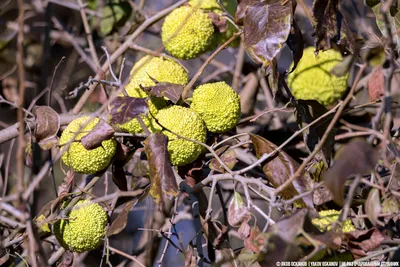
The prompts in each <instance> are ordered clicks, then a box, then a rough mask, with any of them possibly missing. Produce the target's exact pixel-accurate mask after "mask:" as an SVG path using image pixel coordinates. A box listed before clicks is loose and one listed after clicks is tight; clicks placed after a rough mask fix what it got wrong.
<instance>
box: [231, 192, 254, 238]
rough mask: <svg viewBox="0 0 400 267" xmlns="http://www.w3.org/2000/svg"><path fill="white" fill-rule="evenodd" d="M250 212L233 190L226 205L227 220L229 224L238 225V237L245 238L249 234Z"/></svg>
mask: <svg viewBox="0 0 400 267" xmlns="http://www.w3.org/2000/svg"><path fill="white" fill-rule="evenodd" d="M250 219H251V213H250V212H249V210H248V209H247V207H246V205H245V203H244V201H243V199H242V197H241V196H240V194H239V193H238V192H236V191H235V192H234V194H233V198H232V200H231V202H230V203H229V206H228V222H229V224H230V225H231V226H233V227H237V226H240V228H239V230H238V233H239V238H241V239H245V238H247V237H248V236H249V234H250V225H249V224H248V222H249V221H250Z"/></svg>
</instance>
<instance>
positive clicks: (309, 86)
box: [288, 47, 349, 105]
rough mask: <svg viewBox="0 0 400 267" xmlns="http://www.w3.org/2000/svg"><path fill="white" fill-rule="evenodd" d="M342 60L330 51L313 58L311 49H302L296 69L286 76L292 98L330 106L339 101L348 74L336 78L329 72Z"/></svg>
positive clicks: (344, 89) (345, 86)
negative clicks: (315, 101) (314, 101)
mask: <svg viewBox="0 0 400 267" xmlns="http://www.w3.org/2000/svg"><path fill="white" fill-rule="evenodd" d="M342 59H343V58H342V55H341V54H340V53H339V52H337V51H335V50H332V49H331V50H327V51H325V52H322V51H320V52H319V53H318V56H315V54H314V48H313V47H308V48H306V49H304V52H303V57H302V58H301V59H300V62H299V64H298V65H297V68H296V69H295V70H294V71H293V72H292V73H290V74H289V76H288V84H289V87H290V89H291V90H292V94H293V95H294V97H296V98H297V99H303V100H317V101H318V102H319V103H321V104H322V105H330V104H333V103H334V102H336V101H337V100H339V99H340V98H341V97H342V95H343V94H344V93H345V92H346V90H347V79H348V77H349V74H348V73H346V75H344V76H342V77H336V76H335V75H333V74H330V71H331V70H332V68H333V67H335V66H336V65H337V64H338V63H339V62H341V61H342ZM292 67H293V64H292Z"/></svg>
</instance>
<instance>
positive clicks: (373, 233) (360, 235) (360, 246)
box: [345, 228, 385, 257]
mask: <svg viewBox="0 0 400 267" xmlns="http://www.w3.org/2000/svg"><path fill="white" fill-rule="evenodd" d="M345 235H346V237H347V239H349V241H348V245H349V247H350V251H351V252H352V253H353V254H355V255H358V256H361V257H363V256H367V252H369V251H373V250H375V249H377V248H378V247H379V246H380V245H381V244H382V241H383V240H385V237H384V236H383V234H382V233H381V232H380V231H379V230H378V229H376V228H371V229H368V230H356V231H352V232H349V233H346V234H345Z"/></svg>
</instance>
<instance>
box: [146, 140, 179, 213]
mask: <svg viewBox="0 0 400 267" xmlns="http://www.w3.org/2000/svg"><path fill="white" fill-rule="evenodd" d="M144 144H145V152H146V155H147V159H148V162H149V169H150V181H151V187H150V194H151V195H152V196H153V198H155V200H156V203H157V204H158V205H160V204H161V203H162V202H163V198H164V197H176V196H178V192H179V191H178V185H177V184H176V179H175V174H174V171H173V170H172V165H171V161H170V159H169V154H168V150H167V144H168V137H167V136H165V135H163V134H162V133H154V134H151V135H149V136H148V137H147V138H146V140H145V141H144Z"/></svg>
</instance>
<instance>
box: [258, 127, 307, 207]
mask: <svg viewBox="0 0 400 267" xmlns="http://www.w3.org/2000/svg"><path fill="white" fill-rule="evenodd" d="M250 138H251V141H252V142H253V145H254V148H255V150H256V156H257V158H260V157H261V156H262V155H263V154H266V153H271V152H273V151H274V150H275V149H277V146H276V145H275V144H273V143H271V142H270V141H268V140H266V139H264V138H263V137H261V136H258V135H255V134H250ZM298 167H299V164H298V163H297V162H296V161H295V160H294V159H293V158H292V157H290V156H289V155H288V154H286V153H285V152H280V153H278V155H277V156H275V157H274V158H273V159H271V160H269V161H268V162H267V163H265V164H264V165H263V166H262V168H263V171H264V173H265V175H266V176H267V179H268V180H269V181H270V182H271V183H272V184H273V185H274V187H279V186H280V185H282V184H283V183H284V182H285V181H287V180H288V179H289V178H290V177H291V176H292V175H293V174H294V173H295V172H296V169H297V168H298ZM311 183H312V181H311V179H310V177H308V176H304V175H303V176H301V177H299V178H298V179H296V180H294V181H293V183H292V184H291V185H290V186H287V187H286V188H285V189H284V190H282V192H281V195H282V197H283V198H285V199H291V198H293V197H295V196H297V195H298V194H299V193H302V192H305V191H308V190H309V188H308V187H309V186H310V184H311ZM295 203H296V204H297V205H299V206H303V207H304V206H309V207H312V208H313V207H314V204H313V202H312V196H311V195H308V196H305V197H303V198H302V199H299V200H297V201H296V202H295Z"/></svg>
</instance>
